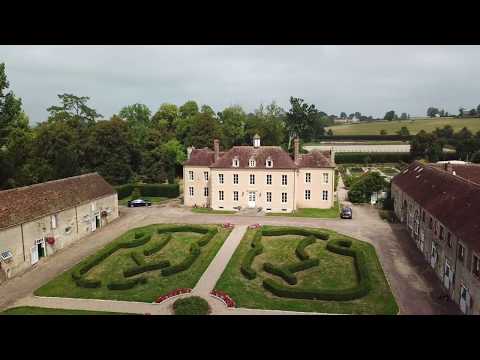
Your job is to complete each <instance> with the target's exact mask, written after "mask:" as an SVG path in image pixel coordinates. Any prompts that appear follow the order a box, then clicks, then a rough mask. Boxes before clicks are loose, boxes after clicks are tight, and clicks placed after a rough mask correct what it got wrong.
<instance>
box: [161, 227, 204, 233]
mask: <svg viewBox="0 0 480 360" xmlns="http://www.w3.org/2000/svg"><path fill="white" fill-rule="evenodd" d="M208 231H209V229H208V228H204V227H200V226H195V225H179V226H178V225H177V226H175V225H173V226H166V227H162V228H159V229H158V230H157V233H159V234H163V233H166V232H167V233H174V232H193V233H200V234H206V233H208Z"/></svg>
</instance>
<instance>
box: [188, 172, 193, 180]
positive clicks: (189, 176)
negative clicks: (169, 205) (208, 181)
mask: <svg viewBox="0 0 480 360" xmlns="http://www.w3.org/2000/svg"><path fill="white" fill-rule="evenodd" d="M188 180H190V181H193V171H191V170H190V171H189V172H188Z"/></svg>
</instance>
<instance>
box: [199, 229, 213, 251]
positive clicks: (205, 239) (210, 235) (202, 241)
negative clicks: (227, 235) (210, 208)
mask: <svg viewBox="0 0 480 360" xmlns="http://www.w3.org/2000/svg"><path fill="white" fill-rule="evenodd" d="M217 233H218V230H217V229H216V228H215V229H211V230H209V231H208V232H207V233H206V234H205V235H203V236H202V237H201V238H200V240H198V241H197V244H198V246H200V247H203V246H205V245H207V244H208V242H209V241H210V240H211V239H212V238H213V237H214V236H215V235H217Z"/></svg>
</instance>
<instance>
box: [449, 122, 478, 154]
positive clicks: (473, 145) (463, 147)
mask: <svg viewBox="0 0 480 360" xmlns="http://www.w3.org/2000/svg"><path fill="white" fill-rule="evenodd" d="M452 143H453V145H454V146H455V149H456V151H457V155H458V157H459V158H460V159H465V160H466V159H467V158H470V157H471V156H472V154H473V153H474V152H476V151H477V150H480V140H479V138H478V136H473V134H472V132H471V131H470V130H468V129H467V128H466V127H464V128H463V129H461V130H460V131H458V132H457V133H455V135H454V139H453V141H452Z"/></svg>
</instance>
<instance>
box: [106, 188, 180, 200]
mask: <svg viewBox="0 0 480 360" xmlns="http://www.w3.org/2000/svg"><path fill="white" fill-rule="evenodd" d="M134 188H135V189H138V191H139V193H138V196H136V197H140V196H153V197H166V198H176V197H178V196H179V195H180V186H179V185H178V184H136V185H133V184H125V185H121V186H116V187H115V190H117V194H118V199H119V200H121V199H124V198H126V197H129V196H132V195H133V194H132V192H133V190H134Z"/></svg>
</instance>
